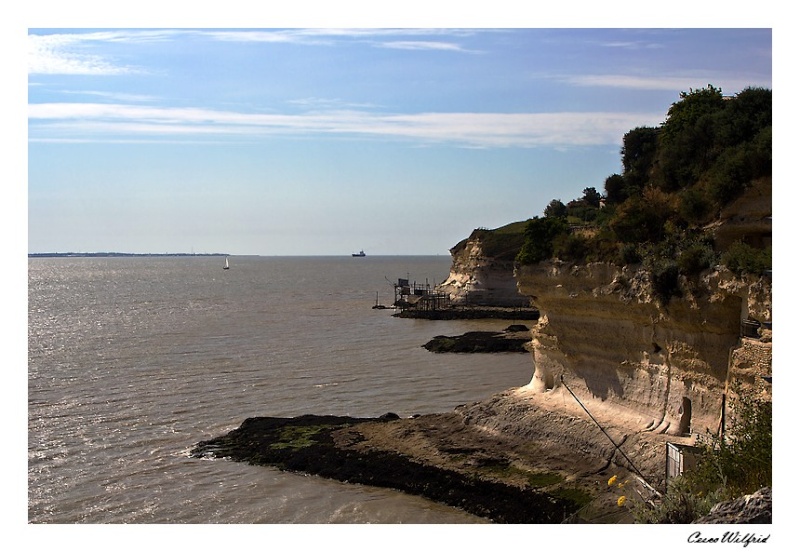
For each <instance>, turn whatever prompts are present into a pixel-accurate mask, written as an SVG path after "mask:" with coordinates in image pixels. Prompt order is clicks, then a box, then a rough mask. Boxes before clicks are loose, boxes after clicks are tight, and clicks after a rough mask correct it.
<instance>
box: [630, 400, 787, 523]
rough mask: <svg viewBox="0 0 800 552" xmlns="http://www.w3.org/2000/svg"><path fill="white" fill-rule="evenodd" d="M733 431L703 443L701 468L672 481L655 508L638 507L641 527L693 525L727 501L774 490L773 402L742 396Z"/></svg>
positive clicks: (734, 404) (640, 504)
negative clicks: (772, 487)
mask: <svg viewBox="0 0 800 552" xmlns="http://www.w3.org/2000/svg"><path fill="white" fill-rule="evenodd" d="M730 411H731V412H732V414H733V416H732V417H731V424H730V428H729V431H728V432H727V434H726V435H725V436H724V438H720V437H719V436H717V435H714V434H708V435H706V436H705V438H704V440H703V441H701V442H700V449H701V452H700V457H699V460H698V463H697V466H696V467H695V468H693V469H692V470H690V471H687V472H685V473H684V474H683V475H681V476H679V477H676V478H675V479H673V480H671V481H670V483H669V485H668V487H667V492H666V493H665V494H664V496H663V497H662V498H661V500H660V501H658V502H657V503H655V504H650V503H647V502H636V503H634V504H633V505H632V507H631V510H632V512H633V515H634V519H635V520H636V521H637V522H638V523H691V522H692V521H694V520H696V519H699V518H700V517H702V516H704V515H706V514H708V512H709V511H710V510H711V508H712V507H713V506H714V505H715V504H717V503H719V502H722V501H725V500H731V499H734V498H738V497H740V496H744V495H747V494H751V493H754V492H756V491H757V490H759V489H761V488H763V487H771V486H772V402H771V401H769V400H762V399H758V398H756V397H749V396H739V398H738V399H736V400H734V401H732V402H731V409H730Z"/></svg>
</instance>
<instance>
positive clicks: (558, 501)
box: [191, 414, 579, 523]
mask: <svg viewBox="0 0 800 552" xmlns="http://www.w3.org/2000/svg"><path fill="white" fill-rule="evenodd" d="M404 421H410V420H397V416H396V415H393V414H386V415H384V416H381V417H380V418H350V417H339V416H316V415H306V416H300V417H297V418H272V417H257V418H248V419H247V420H245V421H244V423H242V425H241V426H240V427H239V428H237V429H234V430H233V431H231V432H230V433H228V434H226V435H223V436H221V437H217V438H214V439H211V440H208V441H202V442H200V443H198V444H197V446H196V447H195V448H194V449H193V450H192V453H191V454H192V456H194V457H197V458H209V457H210V458H227V459H230V460H234V461H237V462H248V463H250V464H255V465H264V466H273V467H277V468H280V469H282V470H286V471H291V472H296V473H306V474H311V475H318V476H321V477H325V478H329V479H334V480H338V481H344V482H349V483H357V484H364V485H372V486H375V487H385V488H391V489H396V490H399V491H403V492H407V493H409V494H413V495H418V496H422V497H425V498H428V499H430V500H433V501H436V502H439V503H442V504H446V505H449V506H453V507H456V508H460V509H462V510H464V511H466V512H468V513H470V514H473V515H476V516H479V517H483V518H487V519H489V520H491V521H493V522H496V523H560V522H561V521H563V520H564V519H565V518H566V517H567V516H569V515H570V514H572V513H573V512H575V511H576V510H577V509H578V508H579V505H577V504H576V503H574V502H573V501H571V500H569V499H565V498H561V497H555V496H551V495H549V494H547V493H545V492H541V491H538V490H536V489H532V488H530V487H526V486H519V485H514V484H505V483H502V482H498V481H496V480H487V479H483V478H480V477H476V476H474V475H470V474H465V473H460V472H458V471H455V470H450V469H446V468H442V467H439V466H436V465H432V464H423V463H419V462H415V461H414V460H412V459H411V458H409V457H407V456H404V455H402V454H399V453H395V452H391V451H387V450H383V449H377V448H371V447H368V448H364V447H359V446H357V443H358V441H361V440H363V436H361V434H360V433H359V432H358V431H357V427H358V426H359V425H361V424H365V423H367V424H373V425H374V424H376V423H381V424H387V425H389V424H392V423H402V422H404ZM354 445H356V446H354Z"/></svg>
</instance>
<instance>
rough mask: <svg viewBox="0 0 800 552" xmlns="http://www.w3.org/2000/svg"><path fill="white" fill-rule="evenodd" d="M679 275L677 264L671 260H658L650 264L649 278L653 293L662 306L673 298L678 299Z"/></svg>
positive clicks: (679, 293) (679, 292) (679, 291)
mask: <svg viewBox="0 0 800 552" xmlns="http://www.w3.org/2000/svg"><path fill="white" fill-rule="evenodd" d="M679 275H680V269H679V268H678V263H677V262H675V261H674V260H673V259H658V260H655V261H653V262H652V263H651V266H650V277H651V278H652V282H653V292H654V293H655V295H656V298H657V299H658V300H659V302H660V303H661V304H662V305H666V304H667V303H669V301H670V299H672V298H673V297H680V295H681V289H680V285H679V281H678V276H679Z"/></svg>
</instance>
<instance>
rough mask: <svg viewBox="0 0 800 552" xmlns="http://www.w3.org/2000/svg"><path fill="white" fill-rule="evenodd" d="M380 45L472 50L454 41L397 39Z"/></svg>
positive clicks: (420, 48)
mask: <svg viewBox="0 0 800 552" xmlns="http://www.w3.org/2000/svg"><path fill="white" fill-rule="evenodd" d="M380 45H381V46H382V47H384V48H392V49H396V50H440V51H450V52H470V50H466V49H465V48H462V47H461V46H460V45H458V44H454V43H452V42H436V41H423V40H396V41H391V42H382V43H381V44H380Z"/></svg>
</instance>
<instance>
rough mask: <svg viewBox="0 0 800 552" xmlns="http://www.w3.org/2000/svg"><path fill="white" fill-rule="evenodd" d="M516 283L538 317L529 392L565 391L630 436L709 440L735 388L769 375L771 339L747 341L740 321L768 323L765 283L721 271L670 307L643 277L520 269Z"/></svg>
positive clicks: (596, 269) (569, 268) (637, 272)
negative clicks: (620, 423)
mask: <svg viewBox="0 0 800 552" xmlns="http://www.w3.org/2000/svg"><path fill="white" fill-rule="evenodd" d="M516 278H517V281H518V283H519V289H520V291H521V293H523V294H525V295H528V296H530V297H531V300H532V303H533V305H534V306H536V307H537V308H539V310H540V312H541V316H540V319H539V323H538V325H537V326H536V327H534V329H533V330H532V338H533V339H532V344H531V351H532V356H533V363H534V373H533V377H532V379H531V382H530V383H529V384H528V386H527V390H528V391H530V392H533V393H551V392H553V391H554V390H556V389H561V388H562V386H564V385H566V386H567V387H568V388H569V390H571V391H573V392H574V393H575V394H576V395H577V396H578V397H579V398H580V400H581V401H584V402H585V403H586V404H588V405H591V406H590V408H594V409H596V410H598V411H600V410H602V411H603V412H604V414H605V415H606V416H610V417H613V418H615V419H617V420H625V421H626V422H627V423H626V424H625V425H628V426H630V427H638V428H639V429H641V430H646V431H653V432H657V433H667V434H671V435H687V434H689V433H694V434H705V432H706V430H711V431H717V430H718V428H719V426H720V423H722V422H723V412H724V406H725V397H729V396H730V391H731V387H732V386H731V383H732V379H736V380H739V381H740V382H741V383H743V384H745V385H751V386H753V385H757V386H761V387H760V389H762V390H763V389H764V385H765V380H764V379H763V377H764V376H771V361H770V360H769V359H770V358H771V343H770V341H771V340H770V339H769V338H767V336H766V335H765V336H764V337H763V338H762V340H758V339H744V340H743V339H742V338H741V331H742V320H743V319H748V318H749V319H751V320H755V321H760V322H771V319H772V303H771V281H770V280H769V278H767V277H761V278H750V279H739V278H736V277H735V276H734V275H733V274H731V273H730V272H728V271H726V270H724V269H719V270H717V271H714V272H711V273H708V274H706V275H705V277H703V278H702V279H701V280H699V281H697V282H693V283H689V282H686V281H684V282H682V297H681V298H673V300H671V301H670V302H669V303H668V304H666V305H664V304H662V303H661V302H659V301H658V300H657V299H656V298H655V296H654V293H653V291H652V286H651V282H650V279H649V275H648V273H647V272H646V271H645V270H643V269H638V268H629V267H619V266H614V265H611V264H607V263H594V264H588V265H580V266H575V265H571V264H567V263H562V262H558V261H551V262H547V263H540V264H538V265H532V266H524V267H520V268H518V269H517V271H516ZM765 333H770V332H765ZM743 343H746V344H747V347H743Z"/></svg>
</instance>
